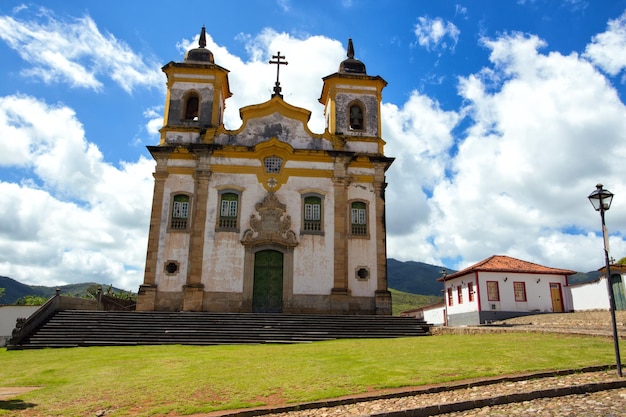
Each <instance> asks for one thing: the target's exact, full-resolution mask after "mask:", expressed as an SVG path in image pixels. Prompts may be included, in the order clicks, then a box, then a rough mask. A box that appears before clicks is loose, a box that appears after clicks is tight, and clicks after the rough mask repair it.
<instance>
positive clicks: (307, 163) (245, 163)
mask: <svg viewBox="0 0 626 417" xmlns="http://www.w3.org/2000/svg"><path fill="white" fill-rule="evenodd" d="M272 59H273V60H271V61H270V62H269V64H275V65H276V68H277V78H276V82H275V86H274V90H273V91H274V93H273V94H272V95H271V98H269V100H268V101H266V102H264V103H260V104H255V105H250V106H246V107H243V108H241V109H240V116H241V122H242V123H241V127H240V128H239V129H237V130H228V129H226V128H225V126H224V124H223V114H224V108H225V104H226V100H227V99H228V98H229V97H231V96H232V93H231V91H230V86H229V82H228V73H229V71H228V70H227V69H225V68H222V67H221V66H219V65H218V64H217V63H216V62H215V59H214V56H213V53H212V52H211V51H210V50H208V49H207V48H206V32H205V28H204V27H203V28H202V31H201V33H200V40H199V45H198V48H194V49H191V50H189V51H188V52H187V54H186V56H185V58H184V61H183V62H170V63H168V64H166V65H165V66H164V67H163V68H162V70H163V72H164V73H165V74H166V76H167V96H166V103H165V111H164V121H163V127H162V128H161V130H160V141H159V144H158V145H157V146H148V150H149V151H150V153H151V155H152V156H153V158H154V159H155V161H156V167H155V172H154V174H153V175H154V195H153V201H152V212H151V217H150V230H149V235H148V248H147V257H146V266H145V274H144V281H143V284H142V285H141V286H140V287H139V293H138V298H137V310H138V311H156V310H163V311H209V312H261V313H283V314H355V315H356V314H359V315H390V314H391V294H390V292H389V290H388V288H387V260H386V259H387V253H386V230H385V187H386V182H385V173H386V170H387V169H388V168H389V167H390V165H391V164H392V162H393V158H390V157H387V156H385V154H384V145H385V141H384V140H383V138H382V132H381V125H382V124H381V100H382V90H383V88H384V87H385V86H386V85H387V82H386V81H385V80H384V79H383V78H381V77H380V76H371V75H368V74H367V72H366V68H365V64H364V63H363V62H361V61H359V60H358V59H355V58H354V46H353V43H352V40H349V42H348V48H347V58H346V59H345V60H344V61H342V62H340V63H338V67H339V68H338V71H337V72H335V73H334V74H330V75H328V76H326V77H324V78H323V79H322V81H323V87H322V91H321V96H320V98H319V102H320V103H321V104H322V105H323V106H324V115H325V120H326V126H325V129H324V132H323V133H319V134H318V133H313V132H311V130H310V129H309V127H308V121H309V118H310V115H311V112H310V111H309V110H307V109H303V108H299V107H295V106H293V105H291V104H289V103H287V102H286V101H284V100H283V96H282V94H281V90H282V87H281V86H280V81H279V75H280V67H281V65H284V64H286V63H287V62H286V61H285V59H286V58H285V57H284V56H281V55H280V52H279V53H278V54H277V55H274V56H273V57H272Z"/></svg>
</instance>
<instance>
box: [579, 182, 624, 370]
mask: <svg viewBox="0 0 626 417" xmlns="http://www.w3.org/2000/svg"><path fill="white" fill-rule="evenodd" d="M587 198H589V201H590V202H591V205H592V206H593V208H594V209H595V210H596V211H599V212H600V218H601V219H602V238H603V240H604V262H605V265H606V285H607V289H608V293H609V311H610V312H611V324H612V326H613V345H614V347H615V364H616V365H617V375H618V376H620V377H621V376H622V363H621V360H620V355H619V339H618V337H617V323H616V321H615V297H614V295H613V286H612V285H611V266H610V262H609V234H608V232H607V230H606V224H605V223H604V212H605V211H607V210H608V209H609V208H611V202H612V201H613V193H612V192H610V191H608V190H605V189H604V188H603V187H602V184H598V185H596V190H595V191H594V192H592V193H591V194H589V197H587Z"/></svg>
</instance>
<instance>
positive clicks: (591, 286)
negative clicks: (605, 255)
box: [569, 265, 626, 311]
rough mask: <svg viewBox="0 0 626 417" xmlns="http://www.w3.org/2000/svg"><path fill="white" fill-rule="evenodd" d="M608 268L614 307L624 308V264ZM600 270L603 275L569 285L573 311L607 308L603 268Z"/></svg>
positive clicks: (625, 270) (607, 299)
mask: <svg viewBox="0 0 626 417" xmlns="http://www.w3.org/2000/svg"><path fill="white" fill-rule="evenodd" d="M610 269H611V286H612V287H613V296H614V298H615V309H616V310H626V295H625V291H624V288H625V287H626V265H611V267H610ZM600 272H601V273H602V274H603V275H601V276H600V277H598V279H596V280H594V281H590V282H582V283H579V284H573V285H571V286H570V287H569V292H570V297H571V299H572V305H573V306H574V310H575V311H585V310H608V309H609V294H608V287H607V284H606V271H605V268H601V269H600Z"/></svg>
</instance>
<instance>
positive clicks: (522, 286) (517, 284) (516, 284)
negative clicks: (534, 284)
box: [513, 281, 527, 303]
mask: <svg viewBox="0 0 626 417" xmlns="http://www.w3.org/2000/svg"><path fill="white" fill-rule="evenodd" d="M513 293H514V294H515V301H517V302H518V303H523V302H526V301H527V298H526V283H525V282H523V281H513Z"/></svg>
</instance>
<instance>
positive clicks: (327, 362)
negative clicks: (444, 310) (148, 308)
mask: <svg viewBox="0 0 626 417" xmlns="http://www.w3.org/2000/svg"><path fill="white" fill-rule="evenodd" d="M612 355H613V349H612V344H611V341H610V340H608V339H605V338H593V337H579V336H566V335H552V334H534V333H511V334H508V333H507V334H482V335H473V336H457V335H446V336H432V337H417V338H403V339H380V340H372V339H368V340H337V341H329V342H316V343H308V344H298V345H245V346H208V347H199V346H137V347H90V348H71V349H45V350H30V351H6V350H0V387H20V386H36V387H39V388H38V389H36V390H33V391H31V392H28V393H25V394H22V395H20V396H18V397H17V398H12V399H10V400H5V401H0V415H11V416H14V415H16V416H35V415H37V416H41V415H45V416H53V415H58V416H86V415H96V413H98V412H104V411H106V414H105V415H106V416H155V415H167V416H175V415H189V414H194V413H206V412H210V411H214V410H222V409H232V408H243V407H252V406H258V405H264V404H287V403H297V402H306V401H314V400H320V399H327V398H333V397H338V396H343V395H349V394H354V393H363V392H367V391H373V390H379V389H385V388H397V387H405V386H418V385H423V384H431V383H438V382H444V381H451V380H461V379H467V378H475V377H484V376H494V375H504V374H514V373H520V372H529V371H540V370H555V369H565V368H580V367H584V366H591V365H608V364H611V363H612V360H613V356H612Z"/></svg>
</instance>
